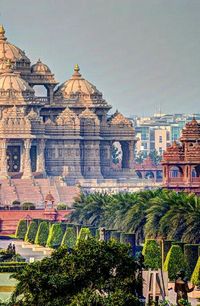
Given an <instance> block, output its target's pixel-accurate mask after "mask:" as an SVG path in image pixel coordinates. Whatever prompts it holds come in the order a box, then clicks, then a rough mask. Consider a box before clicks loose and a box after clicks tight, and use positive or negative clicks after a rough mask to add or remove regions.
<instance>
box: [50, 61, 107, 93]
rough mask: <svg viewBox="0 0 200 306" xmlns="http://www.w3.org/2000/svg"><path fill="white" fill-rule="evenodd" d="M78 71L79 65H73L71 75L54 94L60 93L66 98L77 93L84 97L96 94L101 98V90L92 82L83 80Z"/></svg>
mask: <svg viewBox="0 0 200 306" xmlns="http://www.w3.org/2000/svg"><path fill="white" fill-rule="evenodd" d="M79 71H80V68H79V66H78V65H75V67H74V73H73V75H72V77H71V78H70V79H69V80H67V81H66V82H64V83H63V84H62V85H60V86H59V87H58V89H57V91H56V93H55V94H56V95H59V94H62V96H63V97H64V98H66V99H69V98H72V97H73V95H77V94H81V95H83V96H86V97H91V96H98V97H100V98H102V94H101V92H100V91H98V90H97V88H96V87H95V86H94V85H93V84H91V83H90V82H88V81H87V80H85V79H84V78H83V77H82V75H81V74H80V73H79Z"/></svg>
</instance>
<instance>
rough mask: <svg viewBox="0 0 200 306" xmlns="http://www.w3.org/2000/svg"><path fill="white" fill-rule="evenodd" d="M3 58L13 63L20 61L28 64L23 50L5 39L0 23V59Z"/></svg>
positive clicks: (28, 61)
mask: <svg viewBox="0 0 200 306" xmlns="http://www.w3.org/2000/svg"><path fill="white" fill-rule="evenodd" d="M3 59H4V60H5V59H6V60H11V61H12V62H13V63H16V62H18V61H22V62H26V63H28V64H30V60H29V58H28V57H27V56H26V55H25V53H24V51H22V50H21V49H20V48H18V47H16V46H15V45H13V44H11V43H9V42H8V41H7V38H6V37H5V30H4V27H3V26H2V25H0V60H3Z"/></svg>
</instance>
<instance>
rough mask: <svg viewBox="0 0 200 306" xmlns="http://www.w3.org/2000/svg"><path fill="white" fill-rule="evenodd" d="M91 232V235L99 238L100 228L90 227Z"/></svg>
mask: <svg viewBox="0 0 200 306" xmlns="http://www.w3.org/2000/svg"><path fill="white" fill-rule="evenodd" d="M88 228H89V230H90V233H91V234H92V236H93V237H97V236H98V232H99V231H98V227H94V226H90V227H88Z"/></svg>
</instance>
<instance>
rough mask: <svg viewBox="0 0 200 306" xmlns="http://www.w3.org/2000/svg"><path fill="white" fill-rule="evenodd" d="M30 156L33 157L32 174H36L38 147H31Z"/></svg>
mask: <svg viewBox="0 0 200 306" xmlns="http://www.w3.org/2000/svg"><path fill="white" fill-rule="evenodd" d="M30 156H31V170H32V172H36V169H37V147H36V146H32V147H31V150H30Z"/></svg>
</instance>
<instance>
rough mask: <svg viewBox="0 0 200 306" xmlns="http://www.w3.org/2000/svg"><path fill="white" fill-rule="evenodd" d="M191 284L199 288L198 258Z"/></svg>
mask: <svg viewBox="0 0 200 306" xmlns="http://www.w3.org/2000/svg"><path fill="white" fill-rule="evenodd" d="M191 282H192V284H194V285H195V286H198V287H199V286H200V256H199V258H198V260H197V264H196V266H195V268H194V271H193V273H192V277H191Z"/></svg>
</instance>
